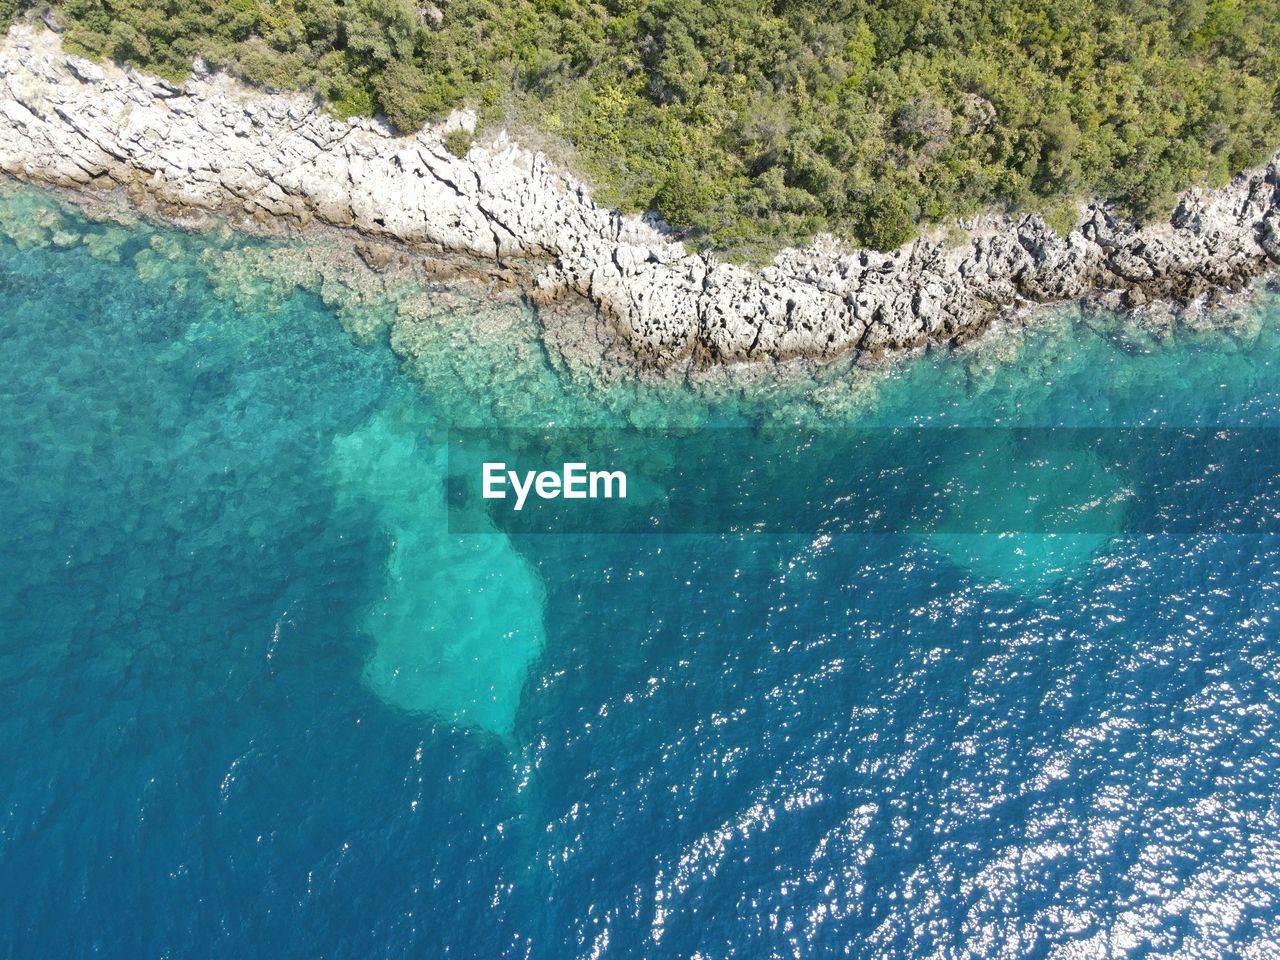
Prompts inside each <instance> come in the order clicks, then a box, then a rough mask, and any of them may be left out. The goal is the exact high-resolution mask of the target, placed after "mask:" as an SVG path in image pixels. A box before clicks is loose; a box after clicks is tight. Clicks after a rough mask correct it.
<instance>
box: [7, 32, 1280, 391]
mask: <svg viewBox="0 0 1280 960" xmlns="http://www.w3.org/2000/svg"><path fill="white" fill-rule="evenodd" d="M970 108H971V109H970ZM993 109H994V108H991V107H990V104H988V103H986V102H985V101H982V102H979V101H978V100H974V101H973V102H972V103H971V104H970V105H969V107H967V108H966V112H967V113H968V114H971V115H972V116H971V118H970V120H971V122H977V123H982V122H986V119H987V118H988V117H989V115H990V113H991V111H992V110H993ZM474 123H475V116H474V114H473V113H470V112H467V111H458V112H455V113H454V114H453V115H451V117H450V119H449V120H448V121H446V123H444V124H441V125H438V126H436V127H431V128H428V129H425V130H423V131H421V132H420V133H418V134H417V135H415V136H410V137H396V136H394V135H393V134H392V133H391V132H390V131H389V130H388V129H387V128H386V127H385V126H384V125H382V124H381V123H379V122H376V121H374V120H369V119H356V120H352V121H345V122H344V121H339V120H336V119H334V118H333V117H331V116H329V115H328V114H326V113H324V112H323V111H322V110H320V109H319V108H318V105H317V103H316V102H315V100H314V98H312V97H307V96H303V95H300V94H295V95H278V94H266V93H262V92H258V91H250V90H247V89H245V88H244V87H243V86H241V85H239V84H238V83H236V82H235V81H233V80H232V79H230V78H229V77H227V76H225V75H221V74H214V75H209V74H208V72H207V71H206V70H205V69H203V65H202V68H201V69H198V70H197V71H196V72H195V73H193V75H192V77H191V78H190V79H189V80H188V81H187V83H186V84H185V85H184V86H183V88H181V89H179V88H177V87H175V86H174V85H173V84H170V83H168V82H166V81H164V80H160V79H157V78H154V77H148V76H146V75H143V74H140V73H137V72H136V71H133V70H131V69H121V68H119V67H115V66H110V65H107V66H98V65H96V64H92V63H90V62H88V61H86V60H83V59H81V58H79V57H72V56H67V55H66V54H65V53H64V52H63V51H62V49H61V46H60V41H59V38H58V37H57V36H56V35H55V34H54V33H52V32H50V31H48V30H43V29H39V28H32V27H30V26H25V25H17V26H14V27H12V28H11V29H10V31H9V34H8V36H7V37H6V38H5V39H4V40H3V41H0V169H3V170H4V171H6V172H8V173H10V174H13V175H15V176H20V177H26V178H28V179H33V180H42V181H46V182H50V183H55V184H60V185H66V186H73V187H85V186H89V185H92V186H103V185H105V186H111V185H115V186H120V187H123V188H124V189H125V190H126V191H127V192H128V194H129V196H130V197H131V198H134V199H135V200H138V201H141V200H143V199H145V198H150V199H151V200H153V201H155V202H156V203H158V204H160V205H161V206H162V207H164V208H170V207H172V208H177V209H182V210H203V211H223V212H226V213H230V214H232V215H236V214H238V215H243V216H247V217H250V218H254V219H257V220H264V219H271V218H279V217H287V218H290V219H292V220H295V221H298V222H301V223H306V222H308V221H309V220H310V219H311V218H313V217H314V218H315V219H316V220H319V221H321V222H324V223H328V224H333V225H336V226H340V227H354V228H356V229H357V230H359V231H361V232H362V233H364V234H366V235H367V237H368V241H369V242H367V243H365V244H363V246H362V247H361V248H360V249H361V255H362V256H364V257H365V259H366V260H367V261H370V262H371V264H372V265H373V266H375V267H385V266H386V265H388V264H391V263H393V262H394V255H393V254H392V253H391V252H390V251H391V250H392V249H393V248H394V247H395V245H397V244H399V245H400V246H401V248H403V245H405V244H407V245H409V246H410V247H412V248H415V249H416V250H418V251H419V252H421V253H423V254H425V255H428V256H431V257H442V258H456V257H458V256H465V257H471V258H476V260H477V261H478V262H479V263H480V264H482V265H487V267H486V269H485V271H483V272H485V273H486V275H487V276H490V277H492V278H494V279H495V280H504V279H505V280H511V281H512V282H518V283H520V284H521V285H522V287H523V289H524V291H525V293H526V296H527V297H528V299H529V300H530V302H532V303H535V304H538V305H540V306H546V305H549V304H551V303H552V301H554V300H555V299H556V298H559V297H563V296H566V295H577V296H581V297H585V298H586V299H587V300H589V301H590V302H591V303H592V304H593V305H594V306H595V308H596V309H597V310H598V313H599V317H600V318H601V320H602V321H603V322H604V323H606V324H607V325H608V326H609V327H610V328H611V329H610V333H609V339H610V342H611V343H620V344H622V345H625V346H626V347H627V348H629V349H630V350H631V351H632V353H633V355H634V356H635V358H636V359H637V360H639V361H641V362H644V363H649V364H655V365H664V366H669V365H676V364H685V363H698V364H712V363H742V362H744V361H758V360H766V359H790V358H796V357H812V358H818V359H827V358H831V357H834V356H837V355H839V354H843V353H848V352H851V351H860V352H864V353H879V352H886V351H900V350H911V349H914V348H918V347H920V346H922V345H924V344H926V343H928V342H931V341H954V342H961V341H963V340H966V339H968V338H970V337H972V336H974V335H975V334H976V333H978V332H980V331H981V330H983V329H984V328H985V327H986V326H988V325H989V324H990V323H991V322H992V321H993V320H995V319H996V318H998V317H999V316H1000V315H1001V314H1002V313H1004V312H1006V311H1008V310H1009V309H1011V308H1017V307H1019V306H1021V305H1025V304H1027V303H1050V302H1055V301H1063V300H1070V299H1078V298H1087V299H1089V300H1091V301H1092V302H1095V303H1100V304H1119V303H1122V302H1125V303H1128V304H1132V305H1138V304H1143V305H1149V306H1144V310H1147V311H1149V312H1150V311H1152V310H1153V308H1154V306H1155V305H1156V304H1159V303H1161V302H1163V301H1168V300H1179V301H1190V300H1192V299H1194V298H1197V297H1200V296H1201V295H1203V294H1205V293H1208V292H1210V291H1212V290H1213V289H1216V288H1229V289H1234V288H1236V287H1238V286H1240V285H1241V284H1243V282H1244V281H1245V280H1247V279H1248V278H1250V277H1252V276H1254V275H1256V274H1258V273H1261V272H1263V271H1264V270H1267V269H1271V268H1272V266H1273V264H1274V263H1280V166H1278V164H1280V158H1277V159H1273V160H1272V161H1271V163H1270V164H1269V165H1268V166H1267V167H1266V168H1264V169H1261V170H1254V171H1250V172H1246V173H1242V174H1240V175H1239V176H1237V177H1236V178H1235V179H1234V180H1233V181H1232V182H1231V183H1230V184H1229V185H1228V186H1226V187H1225V188H1223V189H1221V190H1217V191H1212V192H1209V191H1201V190H1193V191H1189V192H1188V193H1187V195H1186V196H1184V197H1183V198H1182V201H1181V203H1180V204H1179V206H1178V208H1177V210H1176V211H1175V214H1174V216H1173V217H1172V218H1171V220H1170V222H1168V223H1162V224H1153V225H1150V226H1146V227H1142V228H1137V227H1134V226H1133V225H1131V224H1128V223H1126V222H1124V221H1122V220H1120V219H1118V218H1117V217H1115V216H1114V215H1113V213H1112V212H1111V211H1110V210H1108V209H1107V207H1106V206H1105V205H1103V204H1100V203H1093V204H1090V205H1089V206H1087V207H1086V208H1084V209H1083V210H1082V212H1081V216H1080V218H1079V220H1078V222H1079V224H1080V225H1079V227H1078V228H1077V229H1076V230H1074V231H1072V233H1071V234H1070V235H1069V236H1068V237H1066V238H1063V237H1060V236H1058V235H1057V234H1055V233H1054V232H1053V231H1051V230H1050V229H1049V228H1048V227H1047V226H1046V225H1045V224H1044V222H1043V221H1042V220H1041V219H1040V218H1039V217H1036V216H1031V217H1021V218H1017V219H1014V218H1009V217H1002V216H993V215H987V216H981V217H976V218H974V219H972V220H971V221H968V222H966V223H965V224H964V225H963V226H964V228H965V229H966V230H967V231H968V236H967V238H966V239H965V240H964V241H963V242H960V243H951V244H946V243H943V242H940V241H938V240H936V239H929V238H922V239H919V240H916V241H914V242H913V243H911V244H909V245H907V246H906V247H904V248H902V249H900V250H896V251H892V252H889V253H879V252H876V251H872V250H850V249H848V248H845V247H843V246H841V245H840V244H838V243H836V242H835V241H834V240H832V239H830V238H819V239H818V240H816V241H814V242H813V243H812V244H811V245H810V246H808V247H806V248H805V249H793V250H786V251H783V252H782V253H781V254H780V255H779V256H778V257H777V258H776V259H775V260H774V262H773V263H772V264H770V265H769V266H768V267H766V268H764V269H762V270H759V271H752V270H749V269H747V268H745V267H741V266H737V265H733V264H727V263H722V262H719V261H718V260H716V259H715V258H714V256H712V255H710V254H690V253H688V252H687V251H686V250H685V249H684V248H683V247H682V246H681V245H680V244H678V243H675V242H673V241H672V240H670V239H669V238H668V237H667V236H666V235H664V234H663V233H662V232H660V231H659V229H658V227H657V226H656V225H655V224H654V223H652V222H649V221H646V220H644V219H642V218H636V217H623V216H621V215H620V214H618V213H617V212H616V211H612V210H607V209H604V208H601V207H598V206H597V205H596V204H595V203H594V202H592V200H591V198H590V196H589V195H588V192H587V190H586V188H585V187H584V186H583V185H582V184H581V183H579V182H577V181H576V180H574V179H573V178H572V177H571V176H569V175H567V174H565V173H564V172H562V171H559V170H556V169H555V168H553V167H552V165H551V163H550V162H549V161H548V160H547V159H546V158H545V157H544V156H542V155H541V154H537V153H533V152H529V151H526V150H523V149H521V148H519V147H518V146H516V145H515V144H513V143H511V142H510V140H509V139H508V138H507V137H506V135H505V134H499V135H498V136H496V137H494V138H492V140H491V141H490V142H488V143H487V144H485V143H481V144H477V145H475V146H473V147H472V149H471V150H470V151H469V153H468V154H467V156H466V158H465V159H461V158H458V157H455V156H454V155H453V154H452V153H450V152H449V151H448V150H447V149H446V148H445V146H444V142H443V137H444V134H445V133H446V132H447V131H448V130H450V129H457V128H466V129H470V128H472V127H473V126H474ZM566 329H568V328H566ZM590 335H592V336H596V334H595V333H594V332H593V333H591V334H590Z"/></svg>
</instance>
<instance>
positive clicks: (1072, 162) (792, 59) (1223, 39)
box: [0, 0, 1280, 257]
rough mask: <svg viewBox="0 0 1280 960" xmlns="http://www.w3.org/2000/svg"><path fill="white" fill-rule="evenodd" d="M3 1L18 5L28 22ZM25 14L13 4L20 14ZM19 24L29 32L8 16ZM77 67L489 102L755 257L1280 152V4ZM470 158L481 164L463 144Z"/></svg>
mask: <svg viewBox="0 0 1280 960" xmlns="http://www.w3.org/2000/svg"><path fill="white" fill-rule="evenodd" d="M5 3H6V0H0V4H5ZM7 3H8V4H9V5H12V4H13V3H14V0H7ZM4 9H6V10H8V9H9V7H7V6H6V7H5V8H4ZM54 11H55V14H56V15H57V16H59V17H60V18H61V19H62V20H63V21H64V23H65V24H66V25H67V26H68V31H67V34H66V39H67V42H68V44H69V45H71V46H73V47H75V48H77V49H79V50H81V51H83V52H86V53H88V54H90V55H93V56H97V57H109V58H113V59H115V60H118V61H122V62H125V63H131V64H135V65H137V66H139V67H144V68H146V69H149V70H153V71H157V72H159V73H161V74H163V75H167V76H170V77H177V76H181V75H185V74H186V72H187V70H188V69H189V66H190V64H191V61H192V58H194V57H196V56H199V57H202V58H204V59H205V61H207V62H208V63H210V64H212V65H216V66H225V67H227V68H230V69H232V70H234V71H235V72H237V73H239V74H240V75H241V76H243V77H244V78H245V79H246V80H248V81H250V82H252V83H256V84H259V85H262V86H265V87H270V88H296V87H303V88H310V89H314V90H315V91H317V92H319V93H320V94H321V95H322V96H324V97H325V98H326V99H327V100H328V102H329V103H330V105H331V109H332V110H333V111H334V112H335V113H336V114H338V115H340V116H349V115H353V114H367V113H373V112H378V113H382V114H384V115H385V116H386V118H387V119H388V120H389V121H390V122H391V123H392V124H394V125H395V126H396V127H398V128H400V129H402V130H412V129H416V128H417V127H418V126H420V125H421V124H422V123H423V122H424V121H427V120H430V119H434V118H438V117H440V116H442V115H444V114H445V113H447V112H448V111H449V110H450V109H451V108H453V107H455V106H459V105H462V104H464V103H467V104H470V105H472V106H475V107H477V108H479V109H480V111H481V116H482V118H484V119H485V120H486V121H487V122H495V121H499V120H501V121H506V122H514V123H517V124H523V125H525V126H526V127H530V126H531V127H536V128H538V129H539V130H541V131H544V132H546V133H548V134H552V135H554V136H555V137H557V138H560V139H561V140H564V141H567V142H568V143H570V144H572V145H573V147H574V148H575V153H576V156H575V161H574V162H575V164H576V165H577V169H578V172H579V173H581V174H583V175H584V176H586V177H587V179H589V180H590V181H591V182H592V183H593V184H594V185H595V187H596V189H597V195H598V196H599V198H600V199H601V200H602V201H603V202H606V203H611V204H616V205H618V206H621V207H622V208H624V209H627V210H643V209H652V210H654V211H656V212H657V213H658V214H660V215H661V216H662V217H663V218H664V219H666V220H667V221H669V222H670V223H672V224H674V225H676V226H679V227H681V228H684V229H685V230H686V231H687V235H688V237H689V239H690V240H692V241H693V242H696V243H705V244H709V245H712V246H715V247H717V248H720V249H723V250H726V251H727V252H729V253H731V254H734V255H738V256H744V257H755V256H760V255H761V254H763V253H765V252H767V251H769V250H771V249H773V248H776V246H778V245H779V244H780V243H794V242H798V241H803V240H805V239H806V238H808V237H810V236H812V235H813V234H814V233H815V232H818V231H823V230H826V231H831V232H833V233H836V234H837V235H840V236H844V237H848V238H850V239H852V240H855V241H858V242H862V243H868V244H871V245H874V246H877V247H882V248H888V247H893V246H896V245H897V244H899V243H902V242H903V241H905V240H907V239H909V238H910V237H912V236H913V235H914V234H915V232H916V231H917V230H918V228H919V225H921V224H925V223H936V222H941V221H945V220H947V219H949V218H953V217H956V216H965V215H970V214H972V213H974V212H975V211H977V210H978V209H979V208H981V207H984V206H989V205H998V206H1007V207H1010V208H1028V207H1030V208H1035V209H1041V210H1044V211H1046V212H1047V213H1048V214H1050V216H1051V221H1052V222H1054V223H1056V224H1063V223H1065V222H1069V220H1070V210H1069V205H1068V203H1067V201H1069V200H1071V199H1072V198H1076V197H1080V196H1083V195H1086V194H1093V193H1096V194H1102V195H1105V196H1108V197H1111V198H1113V199H1115V200H1116V201H1117V202H1119V203H1120V204H1122V205H1123V207H1124V208H1125V209H1126V210H1127V211H1128V212H1129V213H1131V214H1133V215H1135V216H1139V217H1149V216H1153V215H1157V214H1160V213H1162V212H1167V209H1168V207H1169V205H1170V203H1171V201H1172V198H1173V196H1174V195H1175V193H1176V192H1177V191H1178V190H1179V189H1181V188H1183V187H1185V186H1187V185H1189V184H1191V183H1195V182H1209V183H1221V182H1223V181H1225V180H1226V178H1227V177H1228V176H1229V175H1230V173H1232V172H1233V171H1235V170H1237V169H1240V168H1243V167H1246V166H1250V165H1252V164H1254V163H1257V162H1259V161H1260V160H1261V159H1263V158H1264V157H1265V156H1266V154H1267V153H1268V151H1269V150H1270V149H1272V148H1274V147H1275V146H1277V143H1276V140H1277V139H1278V135H1277V131H1280V124H1277V117H1278V115H1280V5H1277V3H1276V0H766V2H763V3H761V2H748V0H600V2H592V0H434V3H432V2H427V0H421V4H420V5H419V3H417V2H414V0H57V2H56V3H55V4H54ZM451 148H452V149H455V150H457V149H465V147H464V146H463V144H462V143H461V141H460V140H459V141H458V142H456V143H453V144H451Z"/></svg>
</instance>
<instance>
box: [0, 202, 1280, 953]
mask: <svg viewBox="0 0 1280 960" xmlns="http://www.w3.org/2000/svg"><path fill="white" fill-rule="evenodd" d="M0 226H2V228H3V231H4V232H5V234H6V236H7V239H4V240H3V241H0V293H2V296H0V369H2V370H3V376H2V377H0V481H2V482H3V496H0V543H2V544H3V550H2V551H0V730H2V735H0V770H3V771H4V776H3V779H0V955H3V956H6V957H24V958H25V957H89V956H93V957H110V958H114V957H121V958H126V957H127V958H140V957H211V958H222V957H225V958H237V960H239V958H245V957H271V958H290V957H298V958H318V957H332V958H347V957H350V958H367V957H375V956H376V957H442V956H456V957H467V958H470V957H477V958H498V957H535V958H566V957H588V956H597V957H601V956H603V957H668V956H683V957H692V956H700V957H706V958H711V957H716V958H719V957H743V958H760V957H807V956H833V955H841V956H852V957H865V958H872V957H875V958H880V957H893V956H902V957H907V956H911V957H920V956H936V957H948V958H949V957H965V956H972V957H1006V956H1007V957H1023V956H1032V957H1062V958H1067V957H1072V958H1074V957H1094V956H1116V955H1121V954H1124V955H1132V956H1140V957H1235V956H1251V957H1271V956H1276V955H1278V954H1280V921H1277V919H1276V918H1277V916H1280V903H1278V902H1277V901H1278V900H1280V840H1278V839H1277V838H1280V809H1278V806H1277V799H1276V797H1277V795H1278V791H1277V788H1278V787H1280V747H1277V745H1276V733H1277V731H1276V723H1277V710H1278V709H1280V694H1277V691H1280V650H1278V649H1277V645H1276V638H1277V634H1278V632H1280V631H1278V629H1277V614H1278V611H1277V603H1278V591H1280V540H1278V539H1277V538H1275V537H1270V536H1231V537H1224V536H1207V535H1195V536H1193V535H1186V536H1180V537H1155V536H1147V537H1133V538H1121V539H1106V538H1103V537H1096V536H1094V537H1075V538H1073V537H1058V538H1046V537H1037V536H1030V535H1027V536H1021V537H1012V538H1010V537H1006V538H994V537H974V536H953V537H933V538H928V537H905V536H852V537H838V536H837V537H815V536H776V537H761V536H729V535H705V536H656V535H654V536H645V535H617V536H532V537H514V538H513V537H508V536H505V535H503V534H499V533H496V532H495V533H490V534H485V535H474V536H461V535H453V536H449V535H447V534H445V533H444V530H443V516H444V513H443V511H444V500H443V466H442V464H443V459H442V457H443V454H442V447H441V437H442V432H443V430H444V428H445V427H447V426H448V425H450V424H453V423H458V422H469V423H501V424H507V425H517V426H521V425H523V426H533V425H542V424H544V423H547V422H553V421H554V422H557V423H577V424H583V425H586V424H603V425H625V424H634V425H638V426H644V427H653V426H655V425H662V424H667V423H669V424H684V425H689V424H703V423H716V424H743V423H755V422H770V423H779V424H791V423H796V422H800V423H811V422H812V423H815V424H825V425H830V424H836V425H839V424H842V423H843V424H849V423H857V424H860V425H867V424H871V425H875V424H880V425H892V424H919V423H930V424H941V423H957V424H969V425H978V426H982V425H992V424H1026V425H1057V424H1066V425H1075V426H1081V425H1084V426H1096V425H1103V426H1110V425H1148V426H1149V425H1215V424H1233V425H1235V424H1243V425H1251V426H1274V425H1276V423H1277V417H1278V416H1280V306H1277V305H1276V304H1275V303H1274V302H1271V301H1265V300H1264V301H1262V302H1261V303H1260V304H1259V306H1258V307H1257V309H1255V310H1253V311H1250V312H1248V313H1246V314H1245V315H1243V316H1240V317H1235V318H1231V319H1230V322H1229V323H1227V325H1226V327H1225V328H1223V329H1212V330H1205V331H1200V332H1195V331H1190V330H1185V329H1183V330H1179V331H1176V332H1170V333H1166V334H1164V335H1158V336H1157V335H1152V334H1146V333H1141V332H1139V331H1138V330H1137V329H1136V328H1134V327H1133V326H1132V325H1131V324H1128V323H1127V322H1126V321H1125V320H1124V318H1097V317H1092V318H1090V317H1082V316H1076V315H1071V314H1063V315H1061V316H1060V317H1057V318H1046V319H1045V320H1044V321H1042V322H1041V323H1039V324H1038V325H1036V326H1035V327H1034V328H1033V329H1032V330H1030V331H1028V332H1026V333H1021V334H1013V335H1010V336H1007V337H1004V338H1000V339H997V340H993V341H992V342H990V343H988V344H986V345H983V346H980V347H979V348H977V349H975V350H973V351H970V352H967V353H965V354H963V355H960V356H930V357H925V358H923V359H921V360H919V361H916V362H914V363H911V364H908V365H905V366H903V367H900V368H897V369H895V370H894V371H892V372H889V373H885V374H882V375H878V376H874V377H866V376H859V377H850V376H849V375H848V374H847V372H842V371H839V370H833V371H830V372H828V373H827V374H826V375H824V376H821V377H816V378H814V379H813V380H812V381H811V382H809V383H805V384H798V383H793V384H789V385H780V384H760V385H757V387H755V388H753V389H752V390H750V391H746V390H730V389H728V388H721V389H717V390H707V391H703V392H695V391H692V390H688V389H683V388H680V389H677V388H641V387H637V386H635V385H630V384H614V385H605V384H600V383H595V382H592V381H591V380H590V378H587V377H584V376H583V375H582V374H581V372H580V371H579V372H575V371H572V370H564V369H561V368H560V367H559V366H558V365H557V364H556V363H553V362H551V361H549V360H548V358H547V357H546V356H544V354H543V353H542V351H541V350H540V348H539V347H538V344H537V342H536V339H535V336H536V323H535V322H534V320H533V319H532V318H531V317H529V316H528V315H527V314H526V313H524V312H523V311H521V310H519V309H518V308H515V307H507V306H499V305H496V304H492V303H483V302H477V303H470V304H468V303H467V302H465V301H463V300H460V299H459V298H457V297H456V296H454V295H451V294H447V293H425V294H424V293H423V292H422V291H411V292H405V291H400V292H399V293H397V294H396V295H395V296H394V297H390V298H389V299H387V300H385V301H383V300H378V299H377V298H370V297H363V296H360V295H358V293H357V292H353V290H352V288H351V287H350V286H344V285H343V284H342V283H339V282H337V281H335V280H333V279H332V278H330V279H324V278H321V277H319V276H318V275H317V274H315V272H314V271H310V272H309V271H308V270H307V269H303V268H302V267H300V266H299V264H300V263H301V262H302V261H300V260H298V259H297V256H296V255H297V251H296V250H294V249H292V248H288V247H284V246H280V245H271V244H266V243H263V242H261V241H250V240H247V239H245V238H243V237H237V236H235V235H233V234H230V233H227V232H218V233H212V234H202V235H183V234H177V233H173V232H169V231H165V230H161V229H157V228H154V227H151V226H148V225H146V224H143V223H132V224H128V223H126V224H101V223H90V222H88V221H87V220H85V219H84V218H83V217H82V216H81V215H79V214H77V213H76V212H75V211H73V210H71V209H69V208H66V207H63V206H61V205H59V204H58V203H56V202H55V201H54V200H52V199H51V198H49V197H48V196H46V195H43V194H41V193H38V192H35V191H31V190H26V189H16V188H10V189H9V190H8V191H7V193H6V194H5V195H4V196H3V197H2V198H0ZM353 333H354V334H355V336H353ZM389 347H392V348H394V350H393V349H389ZM821 479H822V478H820V477H811V478H804V477H802V478H798V481H799V482H806V483H814V484H818V483H819V482H820V481H821ZM815 488H816V487H815Z"/></svg>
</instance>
